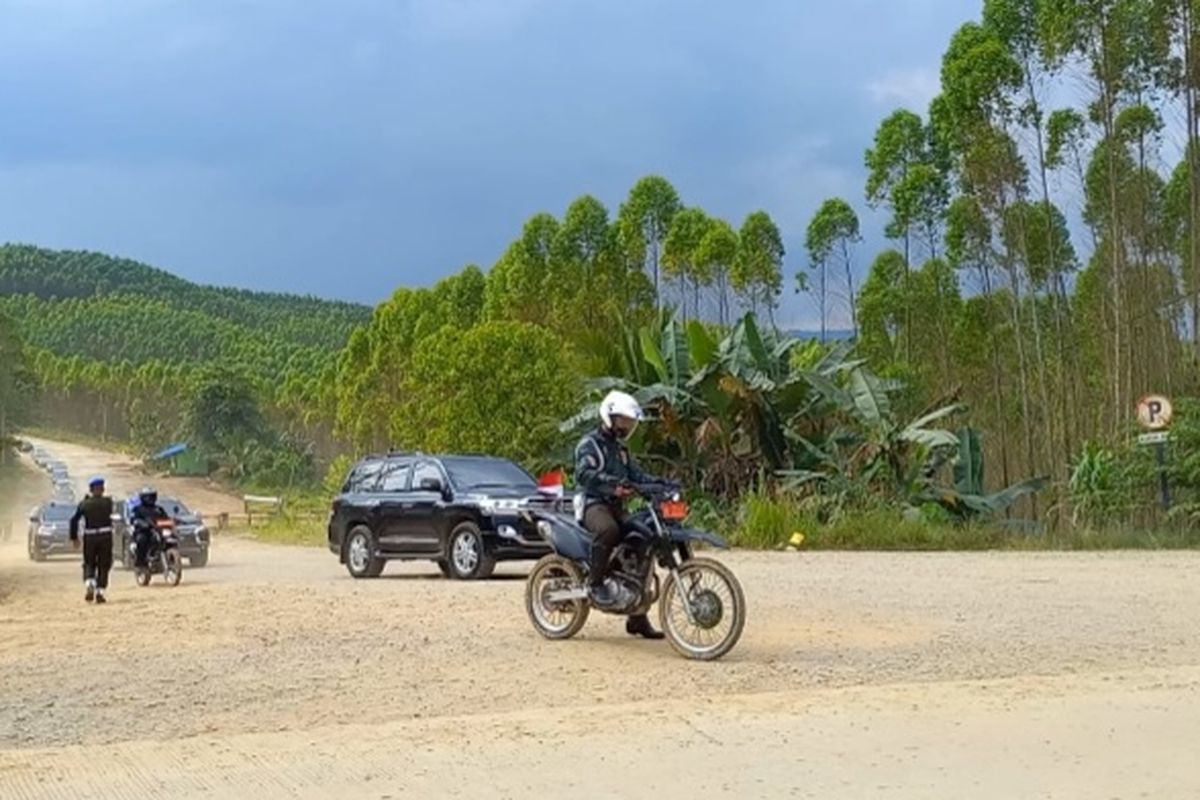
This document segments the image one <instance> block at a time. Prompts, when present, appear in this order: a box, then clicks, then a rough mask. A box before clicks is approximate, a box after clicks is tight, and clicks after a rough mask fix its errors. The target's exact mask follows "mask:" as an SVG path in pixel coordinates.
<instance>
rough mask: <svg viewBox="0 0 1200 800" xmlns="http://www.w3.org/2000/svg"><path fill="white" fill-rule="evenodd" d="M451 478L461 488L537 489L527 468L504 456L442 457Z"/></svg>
mask: <svg viewBox="0 0 1200 800" xmlns="http://www.w3.org/2000/svg"><path fill="white" fill-rule="evenodd" d="M442 464H443V465H444V466H445V467H446V471H447V472H449V473H450V480H451V482H453V484H454V485H455V486H456V487H457V488H459V489H482V488H488V487H510V486H511V487H514V488H520V489H531V490H532V489H536V488H537V482H536V481H535V480H534V479H533V477H532V476H531V475H530V474H529V473H528V472H526V471H525V470H523V469H521V468H520V467H518V466H517V465H516V464H514V463H512V462H511V461H507V460H505V459H502V458H469V457H463V456H454V457H452V458H444V459H442Z"/></svg>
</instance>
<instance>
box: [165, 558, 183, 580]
mask: <svg viewBox="0 0 1200 800" xmlns="http://www.w3.org/2000/svg"><path fill="white" fill-rule="evenodd" d="M163 562H164V563H163V578H164V579H165V580H166V582H167V585H168V586H178V585H179V582H180V581H181V580H183V559H182V558H180V557H179V551H178V550H168V551H167V552H166V555H165V556H164V557H163Z"/></svg>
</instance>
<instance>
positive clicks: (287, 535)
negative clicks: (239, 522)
mask: <svg viewBox="0 0 1200 800" xmlns="http://www.w3.org/2000/svg"><path fill="white" fill-rule="evenodd" d="M328 529H329V507H328V505H326V503H325V502H324V501H323V500H322V499H321V498H318V497H314V496H312V495H297V496H293V497H285V498H284V501H283V511H282V512H281V513H279V514H276V515H275V516H273V517H269V518H267V519H265V520H264V521H262V522H257V523H255V524H254V527H252V528H247V529H244V530H242V531H241V533H244V534H246V535H248V536H250V537H251V538H253V539H257V540H259V541H261V542H271V543H273V544H293V545H303V546H306V547H325V546H326V545H327V544H328V542H329V533H328Z"/></svg>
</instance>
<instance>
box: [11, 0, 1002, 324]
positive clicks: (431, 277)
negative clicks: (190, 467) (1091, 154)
mask: <svg viewBox="0 0 1200 800" xmlns="http://www.w3.org/2000/svg"><path fill="white" fill-rule="evenodd" d="M978 6H979V4H978V3H977V2H975V0H840V1H839V2H829V0H821V2H817V0H338V1H337V2H327V1H326V0H320V1H318V0H303V2H301V1H300V0H0V109H2V111H0V240H8V241H21V242H31V243H36V244H41V245H45V246H50V247H63V248H86V249H92V250H102V251H106V252H110V253H113V254H117V255H122V256H127V257H131V258H136V259H139V260H142V261H146V262H149V263H151V264H154V265H156V266H161V267H163V268H165V269H169V270H171V271H173V272H175V273H177V274H180V275H183V276H185V277H187V278H190V279H193V280H197V281H202V282H207V283H217V284H230V285H236V286H244V287H249V288H260V289H276V290H287V291H295V292H304V293H313V294H319V295H325V296H331V297H339V298H346V299H351V300H359V301H364V302H371V303H374V302H377V301H378V300H380V299H382V298H384V297H386V296H387V295H388V294H390V293H391V291H392V290H393V289H394V288H395V287H397V286H399V285H427V284H430V283H432V282H433V281H435V280H436V279H437V278H439V277H441V276H443V275H446V274H449V273H451V272H453V271H455V270H457V269H458V268H460V267H461V266H462V265H463V264H466V263H471V262H474V263H478V264H480V265H481V266H484V267H485V268H486V267H488V266H490V265H491V264H492V263H493V262H494V260H495V259H496V257H497V256H498V255H499V254H500V252H501V251H502V250H503V248H504V246H505V245H506V244H507V242H508V241H509V240H511V239H512V238H513V237H514V236H515V235H516V234H517V232H518V231H519V229H520V225H521V223H522V221H523V220H524V219H526V218H527V217H528V216H530V215H531V214H533V213H535V212H538V211H543V210H546V211H551V212H554V213H561V211H562V210H563V209H564V208H565V206H566V205H567V204H568V203H569V202H570V201H571V199H572V198H574V197H576V196H578V195H580V194H583V193H585V192H590V193H592V194H595V195H596V196H598V197H599V198H600V199H601V200H603V201H604V202H605V203H607V204H608V205H609V207H610V209H612V210H613V212H614V213H615V210H616V206H617V204H618V203H619V202H620V201H621V199H622V198H623V197H624V195H625V193H626V192H627V191H628V189H629V187H630V186H631V185H632V184H633V182H634V181H635V180H636V179H637V178H638V177H639V176H641V175H644V174H647V173H659V174H662V175H665V176H666V177H667V178H669V179H670V180H671V181H672V182H673V183H674V184H675V186H676V187H677V188H678V189H679V191H680V193H681V195H682V197H683V199H684V201H685V202H686V203H688V204H692V205H699V206H701V207H703V208H705V209H706V210H708V211H709V212H710V213H714V214H719V215H722V216H726V217H728V218H730V219H731V220H733V221H734V222H735V224H737V223H740V221H741V219H742V218H743V217H744V216H745V215H746V214H747V213H748V212H750V211H752V210H754V209H757V208H765V209H766V210H767V211H769V212H770V213H771V214H772V215H773V216H774V217H775V219H776V221H777V222H778V223H779V224H780V227H781V228H782V229H783V230H784V233H785V237H786V244H787V246H788V250H789V254H788V258H787V267H786V272H787V274H788V278H789V280H788V287H787V291H786V293H785V299H784V309H783V314H782V318H783V319H784V320H785V321H788V322H792V323H797V324H801V325H811V324H812V320H813V317H814V314H813V311H812V309H811V303H810V302H808V301H807V300H805V299H802V298H797V297H795V296H794V295H793V285H794V284H793V282H792V280H791V276H792V275H793V274H794V273H795V271H796V270H797V269H800V268H803V267H804V266H805V261H806V260H805V256H804V252H803V231H804V227H805V225H806V224H807V221H808V219H809V217H810V216H811V214H812V212H813V211H814V210H815V208H816V206H817V205H818V204H819V202H820V201H821V200H822V199H823V198H825V197H828V196H830V195H835V194H836V195H843V196H845V197H847V198H848V199H850V200H851V201H852V202H854V203H855V204H856V206H859V207H860V210H861V211H864V212H865V209H862V205H863V204H862V202H861V200H862V181H863V175H862V155H863V150H864V148H865V147H866V146H867V144H868V143H869V141H870V138H871V135H872V133H873V131H874V127H875V125H876V124H877V122H878V121H879V119H880V118H881V117H882V116H883V115H884V114H886V113H887V112H888V111H890V110H891V109H893V108H894V107H896V106H897V105H900V104H907V105H911V106H913V107H914V108H918V109H923V108H924V106H925V104H926V103H927V102H928V100H929V98H930V97H931V96H932V94H933V93H934V92H935V91H936V84H937V80H936V74H937V65H938V62H939V60H940V57H941V53H942V51H943V49H944V47H945V44H946V42H947V40H948V38H949V35H950V33H951V32H952V31H953V30H954V29H955V28H956V27H957V26H958V25H959V24H961V23H962V22H963V21H965V20H966V19H968V18H971V17H973V16H975V15H977V13H978ZM867 222H868V235H869V237H870V240H871V241H869V242H868V243H867V245H866V246H864V247H863V248H861V250H860V259H861V260H863V261H866V260H867V257H868V255H869V253H868V250H869V249H870V248H871V247H873V246H876V245H877V244H878V228H879V226H878V221H877V220H874V219H871V220H868V221H867Z"/></svg>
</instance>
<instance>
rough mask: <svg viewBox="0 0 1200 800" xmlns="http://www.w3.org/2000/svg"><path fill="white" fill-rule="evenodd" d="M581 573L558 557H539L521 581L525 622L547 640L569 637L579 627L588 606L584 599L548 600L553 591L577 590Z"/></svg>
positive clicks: (581, 584) (586, 613)
mask: <svg viewBox="0 0 1200 800" xmlns="http://www.w3.org/2000/svg"><path fill="white" fill-rule="evenodd" d="M582 587H583V573H582V572H581V571H580V569H579V567H577V566H575V564H574V563H573V562H571V561H568V560H567V559H565V558H563V557H562V556H558V555H553V554H551V555H548V556H543V557H542V559H541V560H540V561H538V562H537V563H536V564H534V565H533V569H532V570H531V571H530V573H529V578H528V580H527V581H526V582H525V611H526V612H527V613H528V614H529V621H530V622H532V623H533V627H534V629H535V630H537V632H538V633H540V634H541V635H542V636H545V637H546V638H547V639H570V638H571V637H572V636H574V635H575V634H577V633H579V631H580V630H582V629H583V624H584V623H585V622H587V618H588V612H589V611H590V610H591V606H589V605H588V601H587V600H584V599H579V600H559V601H552V600H550V599H549V597H548V595H549V594H550V593H551V592H554V591H564V590H570V589H580V588H582Z"/></svg>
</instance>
